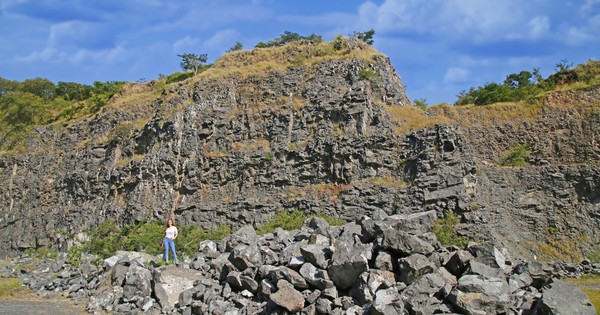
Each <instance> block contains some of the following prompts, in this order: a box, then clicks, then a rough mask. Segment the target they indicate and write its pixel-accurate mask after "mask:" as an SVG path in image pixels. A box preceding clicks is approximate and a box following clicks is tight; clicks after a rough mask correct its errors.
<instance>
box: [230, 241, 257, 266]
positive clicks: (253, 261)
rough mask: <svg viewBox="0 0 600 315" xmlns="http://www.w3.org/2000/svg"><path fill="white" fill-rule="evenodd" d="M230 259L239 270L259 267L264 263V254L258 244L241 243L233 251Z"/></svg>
mask: <svg viewBox="0 0 600 315" xmlns="http://www.w3.org/2000/svg"><path fill="white" fill-rule="evenodd" d="M229 261H230V262H231V264H232V265H233V266H234V267H236V268H237V269H238V270H240V271H243V270H246V269H247V268H253V267H257V266H260V265H262V264H263V259H262V254H261V252H260V250H259V249H258V246H257V245H256V244H252V245H246V244H239V245H237V246H235V248H234V249H233V250H232V252H231V256H229Z"/></svg>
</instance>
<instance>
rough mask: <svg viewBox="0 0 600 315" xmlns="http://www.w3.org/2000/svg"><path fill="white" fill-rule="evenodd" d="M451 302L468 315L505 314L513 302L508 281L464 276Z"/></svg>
mask: <svg viewBox="0 0 600 315" xmlns="http://www.w3.org/2000/svg"><path fill="white" fill-rule="evenodd" d="M449 300H450V302H451V303H452V304H453V305H455V306H456V307H458V308H459V309H460V310H461V311H463V312H465V313H467V314H501V313H505V312H507V310H508V308H509V306H510V302H511V298H510V289H509V287H508V284H507V283H506V281H504V280H503V279H500V278H488V277H485V276H481V275H466V276H462V277H461V278H460V279H459V280H458V285H457V286H456V288H454V290H452V292H451V293H450V296H449Z"/></svg>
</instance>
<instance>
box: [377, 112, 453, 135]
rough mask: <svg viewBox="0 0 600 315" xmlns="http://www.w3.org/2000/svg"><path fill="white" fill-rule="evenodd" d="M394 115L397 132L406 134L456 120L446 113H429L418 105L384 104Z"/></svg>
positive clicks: (393, 119) (392, 115) (391, 114)
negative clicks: (446, 115) (445, 114)
mask: <svg viewBox="0 0 600 315" xmlns="http://www.w3.org/2000/svg"><path fill="white" fill-rule="evenodd" d="M384 108H385V110H386V111H387V112H388V114H390V116H391V117H392V122H393V123H394V125H395V127H394V130H395V133H396V134H400V135H401V134H406V133H409V132H412V131H416V130H419V129H423V128H427V127H431V126H434V125H436V124H444V125H449V124H453V123H454V121H453V120H451V119H449V118H448V117H445V116H444V115H428V113H427V112H425V111H424V110H422V109H421V108H419V107H416V106H384Z"/></svg>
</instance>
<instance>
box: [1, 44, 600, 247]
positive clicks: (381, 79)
mask: <svg viewBox="0 0 600 315" xmlns="http://www.w3.org/2000/svg"><path fill="white" fill-rule="evenodd" d="M599 99H600V92H599V89H598V87H596V88H591V89H588V90H583V91H571V92H557V93H556V94H551V95H547V96H546V97H544V98H542V99H539V100H537V103H536V105H532V106H531V109H528V111H527V112H526V115H525V114H524V116H523V117H519V116H518V114H519V113H521V112H519V111H518V110H516V109H515V110H514V111H513V116H514V117H513V116H511V117H512V118H510V119H506V117H504V118H503V119H500V120H498V121H496V118H495V117H497V116H493V115H492V118H489V117H479V118H481V119H478V116H477V115H478V114H477V113H478V112H477V110H476V109H465V110H464V111H462V112H461V111H459V110H457V109H443V108H442V109H439V110H438V111H439V112H435V111H431V112H428V113H427V114H426V115H429V116H435V117H441V116H443V117H445V118H448V117H449V119H446V120H444V121H445V122H446V123H444V124H437V125H433V124H431V125H430V126H424V127H423V128H421V129H418V130H413V131H411V132H406V133H404V132H399V131H398V130H399V128H398V127H401V126H399V125H401V124H402V122H400V121H402V119H401V118H402V117H398V114H397V113H398V112H399V113H402V110H400V111H398V109H402V108H413V106H412V105H411V104H410V102H409V100H408V99H407V97H406V95H405V92H404V87H403V85H402V82H401V80H400V78H399V77H398V75H397V74H396V73H395V71H394V69H393V68H392V66H391V64H390V62H389V60H388V59H387V58H386V57H385V56H382V55H380V54H379V53H377V52H376V51H374V50H373V49H372V48H370V47H368V46H365V45H362V44H354V45H349V46H348V47H347V48H344V49H342V50H339V51H338V50H330V49H329V48H328V46H327V47H326V46H323V45H318V44H317V45H314V44H308V45H306V44H305V45H296V44H291V45H287V46H284V47H278V48H272V49H256V50H252V51H241V52H234V53H230V54H227V55H225V56H224V57H222V58H221V59H220V60H218V61H217V62H216V63H215V64H214V65H213V66H212V67H211V68H210V69H209V70H207V71H205V72H203V73H201V74H199V75H197V76H196V77H194V78H191V79H188V80H186V81H183V82H178V83H172V84H167V83H166V82H165V81H164V80H162V81H152V82H149V83H144V84H142V83H137V84H130V85H129V86H127V87H126V88H124V89H123V90H122V91H121V93H120V94H118V95H116V96H115V97H114V98H113V99H112V101H111V102H110V104H109V105H108V106H107V107H105V108H104V109H103V110H102V111H101V112H99V113H97V114H96V115H94V116H92V117H87V118H85V119H82V120H77V121H69V122H64V123H60V124H54V125H50V126H42V127H39V128H37V129H36V130H35V131H34V132H33V133H32V134H30V136H29V137H28V138H27V143H28V146H29V150H28V152H27V153H23V154H17V153H12V154H8V153H6V154H3V155H1V156H0V179H1V180H2V182H4V183H6V184H5V185H3V186H2V187H0V195H1V196H2V199H1V201H0V202H1V204H0V206H1V219H0V236H2V237H3V239H5V240H6V241H5V242H2V244H0V251H1V252H3V253H9V252H14V251H16V250H22V249H27V248H35V247H40V246H56V247H58V248H60V249H63V250H64V249H66V247H67V246H68V242H69V241H70V238H69V237H67V236H66V235H73V234H77V233H80V232H85V231H88V230H90V229H91V228H92V227H94V226H97V225H99V224H101V223H102V222H104V221H106V220H115V221H116V222H118V223H119V224H126V223H128V224H131V223H137V222H140V221H144V220H147V219H160V220H164V219H166V218H167V217H171V216H174V217H175V218H176V219H177V221H178V224H179V225H188V224H199V225H201V226H202V227H203V228H206V229H211V228H214V227H216V226H217V225H218V224H221V223H227V224H231V225H234V226H241V225H243V224H260V223H263V222H265V221H266V220H268V219H270V218H271V217H272V216H273V215H274V212H275V211H276V210H281V209H300V210H302V211H305V212H320V213H326V214H329V215H333V216H339V217H341V218H344V219H346V220H352V219H357V218H359V217H360V216H362V215H373V214H374V213H385V214H388V215H389V214H399V213H402V214H406V213H415V212H420V211H426V210H435V211H436V212H437V213H438V214H439V215H440V216H441V215H442V213H443V212H444V211H454V212H457V213H459V214H461V215H462V218H463V224H462V225H461V228H462V231H461V233H463V234H466V235H469V236H470V237H472V238H474V239H478V240H492V241H495V242H498V243H502V245H503V246H505V247H508V248H509V250H513V251H518V252H519V253H526V254H528V253H536V252H537V251H539V248H538V247H539V246H537V245H539V244H542V243H547V242H548V241H549V240H550V239H551V238H552V237H553V236H554V235H557V233H560V235H561V236H562V235H564V236H566V237H569V238H570V239H576V238H579V239H580V240H583V241H584V242H581V243H582V244H585V246H584V247H583V248H582V250H589V249H590V248H591V245H593V244H594V243H595V242H596V241H597V240H598V232H599V230H598V228H597V226H598V221H597V220H598V218H599V216H598V214H599V213H600V199H599V197H598V196H600V185H599V184H598V183H600V166H599V165H598V161H599V157H600V148H599V146H598V143H597V139H598V137H599V136H600V135H599V133H600V131H599V130H600V128H598V127H599V123H600V110H599V108H598V102H599ZM413 110H414V109H413ZM445 111H446V112H445ZM395 113H396V114H395ZM514 113H517V114H516V115H515V114H514ZM424 115H425V114H424ZM461 115H468V116H469V118H470V119H471V120H470V121H469V123H465V122H464V121H463V120H460V119H458V117H457V116H461ZM399 118H400V119H399ZM519 143H526V144H528V145H529V146H530V147H531V148H532V153H531V154H530V157H529V158H528V160H527V162H528V164H527V165H526V166H524V167H519V168H508V167H502V166H498V164H499V161H500V160H501V158H502V156H503V154H504V153H505V152H506V151H508V150H510V148H511V147H513V146H514V145H515V144H519Z"/></svg>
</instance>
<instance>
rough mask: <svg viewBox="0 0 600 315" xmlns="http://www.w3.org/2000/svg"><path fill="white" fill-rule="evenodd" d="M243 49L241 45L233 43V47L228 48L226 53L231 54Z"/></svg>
mask: <svg viewBox="0 0 600 315" xmlns="http://www.w3.org/2000/svg"><path fill="white" fill-rule="evenodd" d="M242 49H244V45H242V43H240V42H239V41H238V42H235V45H233V46H232V47H231V48H229V49H228V50H227V51H226V52H232V51H238V50H242Z"/></svg>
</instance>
